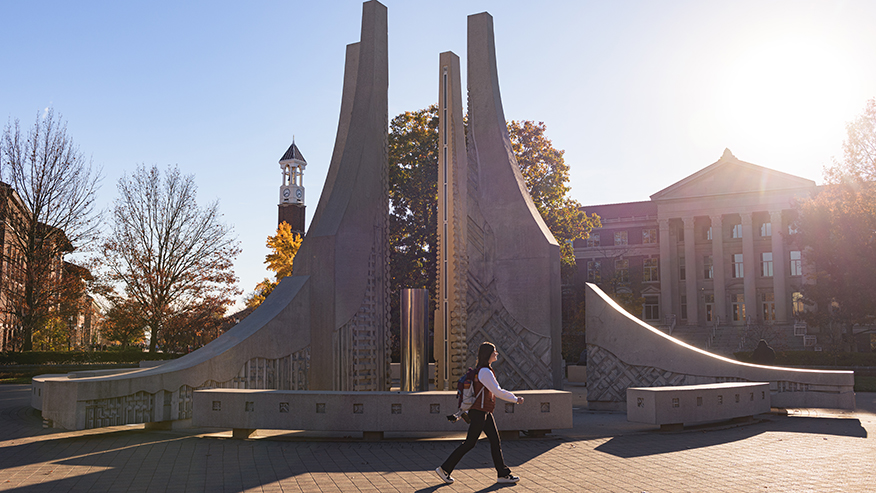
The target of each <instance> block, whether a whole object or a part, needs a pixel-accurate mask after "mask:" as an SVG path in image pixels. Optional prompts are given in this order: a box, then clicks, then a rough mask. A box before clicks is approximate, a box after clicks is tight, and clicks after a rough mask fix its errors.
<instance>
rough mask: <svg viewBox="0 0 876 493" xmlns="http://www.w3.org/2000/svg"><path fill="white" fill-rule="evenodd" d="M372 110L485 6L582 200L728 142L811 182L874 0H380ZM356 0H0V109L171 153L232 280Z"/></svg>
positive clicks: (874, 68) (867, 64) (405, 102)
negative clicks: (221, 246) (216, 227)
mask: <svg viewBox="0 0 876 493" xmlns="http://www.w3.org/2000/svg"><path fill="white" fill-rule="evenodd" d="M384 5H386V6H387V8H388V21H389V68H390V74H389V113H390V114H389V117H390V118H392V117H393V116H395V115H397V114H399V113H402V112H404V111H409V110H417V109H421V108H425V107H427V106H428V105H430V104H432V103H436V102H437V99H438V55H439V53H441V52H444V51H453V52H454V53H456V54H457V55H459V56H460V58H461V66H462V70H463V74H462V76H463V84H465V53H466V16H467V15H470V14H475V13H479V12H484V11H487V12H490V14H492V16H493V22H494V26H495V36H496V54H497V55H496V56H497V60H498V71H499V85H500V89H501V93H502V102H503V105H504V109H505V117H506V118H508V119H509V120H534V121H541V122H544V123H545V124H546V125H547V132H546V133H547V136H548V138H550V139H551V140H552V141H553V145H554V147H556V148H558V149H563V150H565V159H566V163H567V164H568V165H569V166H570V178H571V180H570V183H569V184H570V186H571V194H570V195H571V196H572V197H573V198H575V199H576V200H578V201H579V202H581V203H582V204H585V205H588V204H605V203H618V202H633V201H641V200H648V198H649V196H650V195H651V194H653V193H655V192H657V191H659V190H662V189H663V188H666V187H668V186H670V185H672V184H673V183H675V182H677V181H679V180H681V179H683V178H684V177H686V176H688V175H690V174H692V173H694V172H696V171H698V170H700V169H702V168H704V167H706V166H708V165H710V164H712V163H713V162H715V161H717V160H718V158H720V156H721V154H722V153H723V151H724V149H725V148H729V149H730V150H731V151H732V152H733V154H734V155H735V156H736V157H737V158H739V159H741V160H743V161H747V162H750V163H754V164H758V165H761V166H765V167H767V168H772V169H775V170H779V171H783V172H786V173H791V174H794V175H797V176H801V177H804V178H809V179H812V180H815V181H816V182H818V183H821V176H822V169H823V167H824V166H825V165H829V164H830V163H831V162H832V160H833V159H841V158H842V142H843V139H844V136H845V127H846V124H847V123H848V122H850V121H851V120H853V119H854V118H855V117H856V116H857V115H859V114H860V113H861V111H862V110H863V108H864V105H865V103H866V101H867V100H868V99H871V98H874V97H876V63H873V47H874V46H876V29H873V27H872V26H873V24H874V21H876V2H872V1H869V0H856V1H842V0H838V1H807V0H795V1H747V0H735V1H721V0H714V1H708V2H702V1H673V0H664V1H660V2H657V1H624V0H620V1H611V2H606V1H599V2H596V1H566V2H559V1H556V2H554V1H544V2H532V1H526V2H523V1H498V0H497V1H487V0H468V1H461V0H449V1H441V2H424V1H410V0H385V1H384ZM361 12H362V4H361V2H359V1H349V0H333V1H323V2H314V1H303V0H286V1H271V0H262V1H258V2H240V1H233V2H232V1H221V0H219V1H209V2H208V1H188V2H178V1H165V0H150V1H148V2H147V1H126V2H115V1H94V0H82V1H79V2H67V1H60V0H59V1H41V0H34V1H29V2H16V1H12V0H5V1H0V17H2V18H3V19H4V22H3V29H0V46H2V47H3V49H2V50H0V67H2V68H3V69H2V72H3V76H2V77H0V118H2V123H3V125H4V126H5V125H6V124H8V123H9V122H14V121H15V120H16V119H18V120H20V122H21V125H22V127H24V128H28V127H30V126H32V125H33V123H34V121H35V120H36V119H37V118H39V117H40V116H41V115H43V114H44V113H45V112H46V110H47V109H48V108H53V109H54V110H55V112H56V114H60V115H62V117H63V118H64V120H66V122H67V131H68V134H69V135H70V136H72V138H73V139H74V141H75V142H76V144H77V145H78V146H79V148H80V150H81V151H82V152H83V153H84V154H85V155H86V156H89V157H90V158H91V160H92V162H93V164H94V166H96V167H100V168H102V169H103V174H104V180H103V183H102V187H101V189H100V190H99V192H98V197H97V202H98V205H99V206H100V207H101V208H107V209H108V208H109V207H111V206H112V202H113V200H114V199H115V197H116V194H117V192H116V184H117V182H118V180H119V178H121V177H122V176H124V174H125V173H131V172H132V171H133V170H134V169H135V168H136V166H137V165H138V164H144V165H146V166H151V165H158V166H160V167H162V168H164V167H166V166H178V167H179V169H180V170H181V171H182V172H183V173H184V174H191V175H194V177H195V182H196V183H197V185H198V200H199V202H200V203H202V204H207V203H209V202H211V201H214V200H218V201H219V208H220V210H221V211H222V213H223V216H224V217H223V220H224V221H225V222H227V223H228V224H230V225H231V226H233V228H234V231H235V234H236V235H237V237H238V239H239V240H240V245H241V247H242V253H241V254H240V256H239V257H238V258H237V260H236V262H235V270H236V273H237V275H238V277H239V279H240V287H241V289H243V290H244V291H245V292H247V293H248V292H251V291H252V290H253V288H254V287H255V285H256V284H257V283H258V282H259V281H260V280H262V279H263V278H265V277H268V276H269V272H268V271H267V270H266V269H265V266H264V257H265V255H266V254H267V253H268V250H267V248H266V247H265V239H266V237H267V236H268V235H270V234H273V233H274V232H275V230H276V225H277V203H278V201H279V187H280V185H281V172H280V167H279V165H278V161H279V159H280V157H281V156H282V155H283V153H284V152H285V150H286V148H287V147H288V146H289V144H290V143H291V142H292V139H293V136H294V139H295V142H296V144H297V145H298V147H299V148H300V150H301V152H302V154H303V155H304V157H305V158H306V160H307V163H308V164H307V169H306V170H305V172H304V186H305V189H306V191H307V194H306V197H307V205H308V209H307V212H308V214H307V218H308V225H309V221H310V217H311V216H312V214H313V212H314V209H315V207H316V203H317V201H318V198H319V194H320V192H321V190H322V185H323V182H324V180H325V176H326V172H327V168H328V163H329V161H330V159H331V152H332V147H333V145H334V138H335V133H336V130H337V123H338V113H339V109H340V98H341V88H342V77H343V68H344V51H345V46H346V45H347V44H349V43H354V42H357V41H358V40H359V35H360V22H361Z"/></svg>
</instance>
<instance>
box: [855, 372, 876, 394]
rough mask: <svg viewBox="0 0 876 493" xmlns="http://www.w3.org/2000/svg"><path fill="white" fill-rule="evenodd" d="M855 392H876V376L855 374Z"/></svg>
mask: <svg viewBox="0 0 876 493" xmlns="http://www.w3.org/2000/svg"><path fill="white" fill-rule="evenodd" d="M855 392H876V377H865V376H858V375H855Z"/></svg>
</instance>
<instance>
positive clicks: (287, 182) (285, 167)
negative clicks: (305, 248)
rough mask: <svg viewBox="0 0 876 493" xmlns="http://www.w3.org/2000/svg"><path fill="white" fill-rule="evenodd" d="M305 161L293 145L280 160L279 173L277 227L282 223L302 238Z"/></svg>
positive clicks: (293, 141)
mask: <svg viewBox="0 0 876 493" xmlns="http://www.w3.org/2000/svg"><path fill="white" fill-rule="evenodd" d="M306 166H307V161H305V160H304V156H302V155H301V151H300V150H298V146H296V145H295V139H294V138H293V139H292V145H290V146H289V149H287V150H286V153H285V154H283V157H281V158H280V171H281V172H282V173H283V184H282V185H280V203H279V205H278V209H279V211H278V215H277V225H279V224H280V223H282V222H284V221H285V222H287V223H289V225H290V226H292V232H293V233H298V234H299V235H301V236H304V185H303V182H302V179H303V178H304V168H305V167H306Z"/></svg>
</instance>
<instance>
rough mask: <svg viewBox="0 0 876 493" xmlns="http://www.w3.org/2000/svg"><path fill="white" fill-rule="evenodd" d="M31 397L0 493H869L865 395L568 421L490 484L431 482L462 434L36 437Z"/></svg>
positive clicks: (513, 455) (872, 460)
mask: <svg viewBox="0 0 876 493" xmlns="http://www.w3.org/2000/svg"><path fill="white" fill-rule="evenodd" d="M29 392H30V387H29V386H27V385H3V386H0V491H16V492H36V491H51V492H64V491H82V492H85V491H179V492H183V491H208V492H213V491H271V492H275V491H276V492H279V491H303V492H328V491H331V492H353V491H355V492H358V491H371V492H378V491H381V492H382V491H400V492H441V493H450V492H472V491H478V492H482V491H498V490H501V489H505V488H509V491H515V492H524V491H544V492H554V491H573V492H635V493H641V492H648V493H657V492H711V491H719V492H755V491H757V492H777V491H787V492H805V491H812V492H844V493H845V492H872V491H876V440H874V439H873V438H872V437H873V434H874V433H876V394H858V396H857V402H858V407H859V409H858V411H855V412H844V411H834V410H823V409H818V410H816V409H798V410H789V412H788V415H781V414H777V413H775V414H768V415H761V416H758V417H757V419H756V420H755V422H753V423H749V424H746V425H741V426H729V425H728V426H716V427H707V428H700V429H687V430H685V431H683V432H674V433H665V432H660V431H657V430H656V429H655V428H654V427H651V426H647V425H639V424H634V423H628V422H627V421H626V416H625V415H624V414H622V413H601V412H590V411H587V410H584V409H576V411H575V417H574V419H575V427H574V428H573V429H571V430H561V431H558V432H557V433H555V434H553V435H549V436H548V437H547V438H542V439H527V438H522V439H520V440H516V441H505V442H504V443H503V445H502V447H503V450H504V452H505V460H506V462H507V463H508V465H509V466H510V467H511V468H512V470H513V471H514V473H515V474H516V475H518V476H520V477H521V481H520V483H518V484H516V485H498V484H496V483H495V471H494V470H493V469H492V467H491V461H490V455H489V444H488V443H486V441H482V443H480V444H479V445H478V447H477V448H475V450H474V451H472V452H471V453H470V454H468V455H467V456H466V457H465V458H463V460H462V462H461V463H460V465H459V467H458V469H457V470H455V471H454V472H453V477H454V478H456V482H455V483H454V484H452V485H444V484H441V483H440V482H439V479H438V478H437V476H436V475H435V473H434V472H433V470H434V469H435V467H437V466H438V464H440V463H441V462H442V461H443V460H444V459H445V458H446V456H447V455H448V454H449V453H450V452H451V451H452V450H453V448H455V447H456V446H457V445H458V444H459V442H460V440H461V439H462V435H461V434H460V435H458V436H453V437H446V436H445V437H440V436H430V437H412V436H398V437H389V439H387V440H384V441H382V442H364V441H361V440H356V439H343V437H332V436H314V435H310V436H306V437H302V436H300V435H294V434H292V435H290V434H283V435H280V434H274V435H271V434H269V433H263V434H262V435H260V436H259V435H257V436H256V437H255V438H254V439H249V440H233V439H231V438H230V436H231V433H230V431H229V430H223V431H220V432H217V431H216V430H190V431H185V432H180V431H145V430H144V429H143V427H142V426H124V427H113V428H104V429H100V430H87V431H76V432H67V431H62V430H55V429H44V428H43V424H42V420H41V418H40V416H39V414H37V413H36V412H35V411H34V410H33V409H31V408H30V406H29V396H30V394H29ZM460 426H461V428H460V431H464V428H463V427H462V426H463V425H460Z"/></svg>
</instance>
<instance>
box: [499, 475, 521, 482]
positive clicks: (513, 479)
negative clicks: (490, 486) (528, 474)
mask: <svg viewBox="0 0 876 493" xmlns="http://www.w3.org/2000/svg"><path fill="white" fill-rule="evenodd" d="M518 481H520V478H519V477H517V476H515V475H513V474H509V475H507V476H501V477H499V479H497V480H496V482H497V483H516V482H518Z"/></svg>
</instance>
